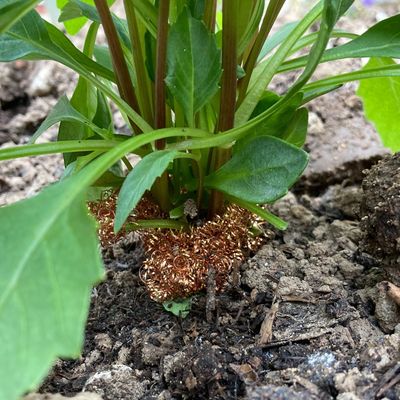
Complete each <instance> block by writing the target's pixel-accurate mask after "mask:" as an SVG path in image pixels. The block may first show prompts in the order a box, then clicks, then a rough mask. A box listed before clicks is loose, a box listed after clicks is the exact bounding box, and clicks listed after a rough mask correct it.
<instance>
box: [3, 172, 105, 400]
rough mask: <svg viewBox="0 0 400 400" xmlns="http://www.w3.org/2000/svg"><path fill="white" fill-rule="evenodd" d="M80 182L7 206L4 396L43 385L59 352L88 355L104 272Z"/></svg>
mask: <svg viewBox="0 0 400 400" xmlns="http://www.w3.org/2000/svg"><path fill="white" fill-rule="evenodd" d="M76 183H77V181H76V180H65V181H63V183H60V184H56V185H54V186H51V187H50V188H48V189H45V190H44V191H43V192H42V193H41V194H40V195H38V196H36V197H33V198H30V199H28V200H24V201H22V202H19V203H16V204H14V205H11V206H8V207H3V208H1V209H0V236H1V238H2V239H1V241H0V254H1V261H0V338H1V342H2V346H0V359H1V360H3V361H2V362H1V363H0V399H1V400H16V399H17V398H19V396H21V395H22V394H23V393H25V392H26V391H29V390H33V389H35V388H37V386H38V385H39V383H40V382H41V380H42V379H43V378H44V377H45V376H46V374H47V373H48V371H49V369H50V367H51V366H52V364H53V363H54V362H55V361H56V359H57V358H58V357H63V358H71V357H78V356H79V354H80V351H81V347H82V343H83V338H84V327H85V322H86V317H87V314H88V309H89V302H90V292H91V287H92V286H93V285H94V284H95V283H96V282H98V281H100V280H101V279H102V278H103V277H104V271H103V268H102V262H101V258H100V254H99V243H98V240H97V233H96V224H95V222H94V220H93V218H92V217H89V213H88V209H87V207H86V201H85V196H84V191H83V190H82V188H80V189H77V185H76ZM66 194H68V195H66ZM4 360H7V362H4Z"/></svg>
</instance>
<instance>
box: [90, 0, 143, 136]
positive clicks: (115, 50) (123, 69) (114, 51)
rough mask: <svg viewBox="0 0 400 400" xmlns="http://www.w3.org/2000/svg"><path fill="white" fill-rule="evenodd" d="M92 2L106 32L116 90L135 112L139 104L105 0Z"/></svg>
mask: <svg viewBox="0 0 400 400" xmlns="http://www.w3.org/2000/svg"><path fill="white" fill-rule="evenodd" d="M94 3H95V5H96V8H97V11H98V12H99V15H100V19H101V23H102V25H103V28H104V32H105V34H106V38H107V42H108V46H109V48H110V53H111V58H112V63H113V69H114V72H115V75H116V78H117V86H118V90H119V92H120V94H121V97H122V98H123V99H124V100H125V101H126V102H127V103H128V104H129V105H130V106H131V108H133V110H135V111H136V112H137V111H138V110H139V105H138V102H137V99H136V95H135V91H134V88H133V84H132V80H131V77H130V74H129V69H128V65H127V63H126V60H125V57H124V53H123V51H122V47H121V43H120V41H119V38H118V33H117V30H116V29H115V25H114V22H113V20H112V16H111V12H110V9H109V7H108V4H107V1H106V0H94ZM130 122H131V125H132V128H133V129H134V130H135V131H136V132H139V131H140V129H139V128H138V126H137V125H136V124H135V123H134V122H133V121H130Z"/></svg>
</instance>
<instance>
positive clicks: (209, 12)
mask: <svg viewBox="0 0 400 400" xmlns="http://www.w3.org/2000/svg"><path fill="white" fill-rule="evenodd" d="M216 15H217V0H207V1H206V4H205V10H204V23H205V25H206V27H207V28H208V30H209V31H210V32H214V31H215V19H216Z"/></svg>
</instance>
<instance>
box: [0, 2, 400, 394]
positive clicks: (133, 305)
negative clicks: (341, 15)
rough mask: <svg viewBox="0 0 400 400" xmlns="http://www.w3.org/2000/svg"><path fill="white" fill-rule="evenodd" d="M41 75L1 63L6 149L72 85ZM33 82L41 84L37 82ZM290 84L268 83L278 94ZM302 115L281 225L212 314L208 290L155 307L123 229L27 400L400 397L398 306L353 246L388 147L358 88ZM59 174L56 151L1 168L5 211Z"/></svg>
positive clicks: (372, 261) (373, 263)
mask: <svg viewBox="0 0 400 400" xmlns="http://www.w3.org/2000/svg"><path fill="white" fill-rule="evenodd" d="M398 11H399V9H398V8H397V9H396V10H391V11H390V12H389V14H394V13H395V12H398ZM362 30H363V29H361V31H362ZM40 68H42V69H44V70H46V69H50V71H42V70H41V69H40ZM40 68H39V69H35V68H34V67H32V65H31V64H28V63H14V64H12V65H6V66H2V65H1V64H0V77H1V79H0V102H1V108H0V145H2V146H10V145H14V144H22V143H26V141H27V140H28V138H29V136H30V135H31V134H32V133H33V131H34V130H35V129H36V127H37V126H38V124H39V123H40V122H41V120H43V118H44V117H45V116H46V114H47V113H48V111H49V110H50V108H51V106H52V105H53V104H54V102H55V101H56V99H57V98H58V96H59V95H60V94H61V93H63V92H65V90H70V88H71V85H70V83H71V82H73V81H74V79H75V78H74V77H73V75H68V74H66V73H65V69H63V68H61V67H58V66H54V65H53V64H51V63H44V64H41V67H40ZM39 72H40V73H39ZM319 73H321V74H322V75H323V74H324V73H326V70H325V71H324V70H323V68H321V70H320V72H319ZM30 76H34V77H36V76H39V77H40V78H41V79H39V80H38V81H36V83H35V85H34V84H33V83H31V82H32V80H31V79H30V78H29V77H30ZM54 77H57V79H54ZM292 78H293V77H290V76H289V77H285V78H284V79H282V80H278V81H277V82H275V85H276V87H277V88H278V89H279V88H280V89H282V90H284V88H285V87H287V84H288V82H289V83H290V79H292ZM310 111H311V113H310V138H309V141H308V143H307V149H308V150H310V152H311V163H310V167H309V169H308V170H307V172H306V175H305V178H304V179H303V180H302V181H301V182H300V184H299V185H297V186H296V187H295V188H294V191H293V193H289V194H288V196H286V197H285V198H284V199H282V200H281V201H280V202H278V203H277V204H276V205H275V206H274V207H273V211H274V212H275V213H277V214H278V215H280V216H281V217H282V218H284V219H286V220H287V221H288V222H289V224H290V225H289V228H288V229H287V231H285V232H276V231H273V230H271V229H270V228H269V227H267V226H266V227H265V230H266V241H265V244H264V246H263V247H262V248H261V249H260V250H259V251H258V252H257V253H256V254H251V256H250V257H249V258H248V259H247V260H246V262H245V263H244V264H243V265H242V266H241V267H240V280H239V282H237V279H236V278H237V277H234V279H232V284H231V285H230V286H229V287H228V289H227V290H226V291H225V292H224V293H222V294H219V295H217V296H216V298H215V299H211V300H215V304H216V307H215V310H214V312H213V313H212V314H211V318H208V319H207V310H208V311H209V309H208V306H207V305H208V304H209V303H210V296H209V295H207V294H206V293H199V294H198V295H196V296H195V297H194V298H193V300H192V310H191V312H190V314H189V316H188V317H187V318H186V319H180V318H178V317H175V316H173V315H172V314H169V313H167V312H166V311H165V310H164V309H163V307H162V306H161V305H160V304H157V303H155V302H153V301H151V300H150V299H149V296H148V294H147V293H146V290H145V288H144V286H143V285H142V283H141V281H140V278H139V271H140V269H141V265H142V262H143V257H144V256H143V251H142V247H141V243H140V240H139V239H138V236H137V235H133V234H131V235H128V236H127V237H125V238H123V239H121V240H120V241H119V242H118V243H117V244H116V245H114V246H112V247H108V248H105V249H103V256H104V261H105V265H106V270H107V278H106V280H105V281H104V282H103V283H102V284H100V285H99V286H98V287H96V288H95V289H94V290H93V294H92V304H91V310H90V315H89V319H88V324H87V330H86V339H85V345H84V349H83V351H82V355H81V357H80V358H79V359H78V360H74V361H66V360H64V361H63V360H60V361H58V362H57V364H56V365H55V367H54V369H53V370H52V372H51V374H50V376H49V377H48V379H47V380H46V382H45V383H44V384H43V386H42V388H41V389H40V391H41V392H42V393H48V394H34V395H31V397H28V399H29V400H33V399H34V400H36V399H40V400H44V399H46V400H58V399H60V400H61V399H63V398H64V397H62V396H67V397H72V396H74V395H77V397H76V398H77V399H82V400H84V399H88V400H89V399H93V400H98V399H103V400H132V399H148V400H150V399H157V400H163V399H165V400H169V399H171V400H172V399H251V400H258V399H260V400H261V399H272V400H278V399H288V400H292V399H304V400H309V399H310V400H314V399H315V400H318V399H322V400H324V399H339V400H364V399H366V400H369V399H371V400H372V399H380V398H385V399H391V400H395V399H399V398H400V384H399V376H400V363H399V360H400V351H399V349H400V314H399V306H398V305H397V304H396V302H395V301H394V299H393V298H392V297H391V296H389V295H388V293H387V291H386V290H383V288H384V287H386V285H387V282H385V281H384V280H385V279H387V276H386V275H385V274H384V271H383V269H382V268H381V267H382V264H381V262H380V261H379V259H378V258H375V257H374V255H373V254H371V253H372V250H371V248H368V249H366V248H365V247H363V246H361V245H360V244H361V241H362V231H361V227H360V207H361V202H362V189H361V185H360V182H361V179H362V177H363V175H362V173H361V172H362V170H363V169H364V168H369V167H370V166H371V165H372V164H373V163H374V162H376V160H378V159H379V158H381V157H382V155H383V154H384V153H385V150H384V149H383V147H382V146H381V144H380V142H379V139H378V138H377V135H376V133H375V132H374V130H373V128H372V126H371V125H370V124H368V123H367V122H366V121H365V119H364V118H363V117H362V112H361V111H362V105H361V104H360V102H359V100H358V99H357V98H356V97H355V96H354V86H352V85H346V86H345V87H344V88H342V89H341V90H340V91H338V92H337V93H335V94H329V95H327V96H326V97H325V98H323V99H320V100H317V101H315V102H313V103H312V105H311V106H310ZM122 123H123V122H122V121H121V122H118V123H117V125H118V128H121V127H122ZM346 127H347V128H346ZM336 135H338V136H336ZM54 137H55V131H52V132H50V134H49V135H47V136H45V137H44V138H43V139H42V140H54ZM355 137H356V138H357V139H356V140H355V139H354V138H355ZM360 141H361V143H362V145H361V146H359V145H358V144H359V143H360ZM332 154H334V157H332ZM61 174H62V160H61V157H58V156H46V157H42V158H36V159H23V160H15V161H9V162H4V163H1V164H0V206H1V205H5V204H9V203H12V202H14V201H17V200H19V199H22V198H25V197H27V196H31V195H33V194H35V193H37V191H38V190H40V188H41V187H43V186H45V185H48V184H50V183H52V182H54V181H55V180H57V179H58V178H59V177H60V176H61ZM396 210H397V208H396ZM397 212H399V211H398V210H397ZM397 215H398V214H397ZM267 238H268V239H267ZM367 250H368V252H367ZM82 392H83V393H82ZM78 396H79V397H78Z"/></svg>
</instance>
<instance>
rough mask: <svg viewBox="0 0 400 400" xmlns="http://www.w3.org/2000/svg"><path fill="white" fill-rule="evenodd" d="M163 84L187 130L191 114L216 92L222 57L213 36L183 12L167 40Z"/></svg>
mask: <svg viewBox="0 0 400 400" xmlns="http://www.w3.org/2000/svg"><path fill="white" fill-rule="evenodd" d="M167 61H168V73H167V77H166V80H165V82H166V84H167V86H168V88H169V90H170V91H171V93H172V95H173V96H174V98H175V99H176V100H177V101H178V103H179V104H180V106H181V107H182V108H183V111H184V113H185V117H186V119H187V121H188V124H189V126H193V125H194V114H195V113H196V112H197V111H198V110H200V108H201V107H202V106H204V105H205V104H206V103H207V102H208V101H209V100H210V99H211V98H212V97H213V96H214V94H215V93H216V92H217V90H218V83H219V80H220V77H221V54H220V50H219V49H218V48H217V44H216V41H215V36H214V35H212V34H210V32H209V31H208V30H207V28H206V26H205V25H204V23H203V22H202V21H199V20H197V19H195V18H193V17H192V16H191V15H190V12H189V11H188V10H187V9H185V10H184V11H183V12H182V14H181V15H180V16H179V18H178V20H177V22H176V23H175V24H174V25H173V26H172V27H171V30H170V34H169V38H168V56H167Z"/></svg>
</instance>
